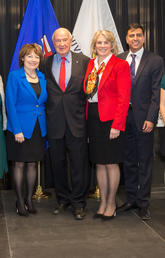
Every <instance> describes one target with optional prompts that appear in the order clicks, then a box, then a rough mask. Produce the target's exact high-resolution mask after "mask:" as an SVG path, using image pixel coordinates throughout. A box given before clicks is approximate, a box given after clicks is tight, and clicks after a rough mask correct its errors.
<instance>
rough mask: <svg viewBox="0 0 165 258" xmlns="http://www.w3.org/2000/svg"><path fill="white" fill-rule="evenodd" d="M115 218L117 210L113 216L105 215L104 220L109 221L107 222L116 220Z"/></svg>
mask: <svg viewBox="0 0 165 258" xmlns="http://www.w3.org/2000/svg"><path fill="white" fill-rule="evenodd" d="M115 217H116V209H115V211H114V213H113V214H112V215H111V216H105V215H103V216H102V219H103V220H104V221H107V220H111V219H114V218H115Z"/></svg>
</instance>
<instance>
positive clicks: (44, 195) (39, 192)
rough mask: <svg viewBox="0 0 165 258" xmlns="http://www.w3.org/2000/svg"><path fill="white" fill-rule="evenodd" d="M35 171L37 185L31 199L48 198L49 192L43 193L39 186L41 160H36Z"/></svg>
mask: <svg viewBox="0 0 165 258" xmlns="http://www.w3.org/2000/svg"><path fill="white" fill-rule="evenodd" d="M37 171H38V179H37V187H36V191H35V193H34V195H33V199H36V200H38V201H39V200H41V199H48V198H49V197H50V194H48V193H44V192H43V190H42V186H41V162H40V161H38V163H37Z"/></svg>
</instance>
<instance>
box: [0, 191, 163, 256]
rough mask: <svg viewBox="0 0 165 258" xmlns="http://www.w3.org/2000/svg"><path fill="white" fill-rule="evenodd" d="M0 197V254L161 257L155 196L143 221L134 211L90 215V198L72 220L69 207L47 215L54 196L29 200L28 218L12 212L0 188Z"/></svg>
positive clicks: (11, 200) (8, 194) (10, 197)
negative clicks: (33, 210) (32, 208)
mask: <svg viewBox="0 0 165 258" xmlns="http://www.w3.org/2000/svg"><path fill="white" fill-rule="evenodd" d="M154 196H155V195H154ZM0 200H1V204H0V206H1V212H0V257H1V258H29V257H30V258H97V257H101V258H164V257H165V200H164V199H163V198H160V196H157V197H154V198H153V199H152V202H151V212H152V220H151V221H150V222H147V223H146V222H142V221H141V220H140V219H139V218H138V217H137V216H136V215H135V213H134V212H127V213H125V214H120V215H118V216H117V217H116V218H115V219H113V220H112V221H106V222H103V221H101V220H93V218H92V216H93V214H94V213H95V211H96V208H97V206H98V202H97V201H96V200H93V199H88V206H87V215H86V217H85V219H84V220H83V221H76V220H75V219H74V218H73V216H72V214H71V210H70V209H68V210H67V211H66V212H65V213H63V214H61V215H58V216H54V215H52V211H53V207H54V198H51V199H49V200H41V201H40V202H37V201H35V202H36V207H37V209H38V213H37V214H36V215H30V216H29V217H28V218H24V217H20V216H18V215H17V214H16V211H15V195H14V193H13V191H12V190H8V191H6V190H3V191H1V197H0ZM2 206H3V207H2Z"/></svg>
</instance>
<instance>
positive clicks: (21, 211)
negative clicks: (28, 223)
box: [16, 201, 29, 217]
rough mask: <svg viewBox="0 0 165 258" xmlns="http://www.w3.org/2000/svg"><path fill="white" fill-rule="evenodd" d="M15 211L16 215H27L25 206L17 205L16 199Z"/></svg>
mask: <svg viewBox="0 0 165 258" xmlns="http://www.w3.org/2000/svg"><path fill="white" fill-rule="evenodd" d="M16 212H17V215H19V216H24V217H28V216H29V214H28V212H27V210H26V208H25V207H21V206H19V205H18V202H17V201H16Z"/></svg>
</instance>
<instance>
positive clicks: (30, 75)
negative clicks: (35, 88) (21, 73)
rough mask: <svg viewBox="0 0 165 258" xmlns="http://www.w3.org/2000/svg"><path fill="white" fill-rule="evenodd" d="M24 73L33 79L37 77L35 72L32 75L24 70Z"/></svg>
mask: <svg viewBox="0 0 165 258" xmlns="http://www.w3.org/2000/svg"><path fill="white" fill-rule="evenodd" d="M25 74H26V75H27V76H29V77H30V78H31V79H33V80H35V79H36V78H37V74H36V75H35V76H34V77H33V76H31V75H30V74H29V73H28V72H26V71H25Z"/></svg>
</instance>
